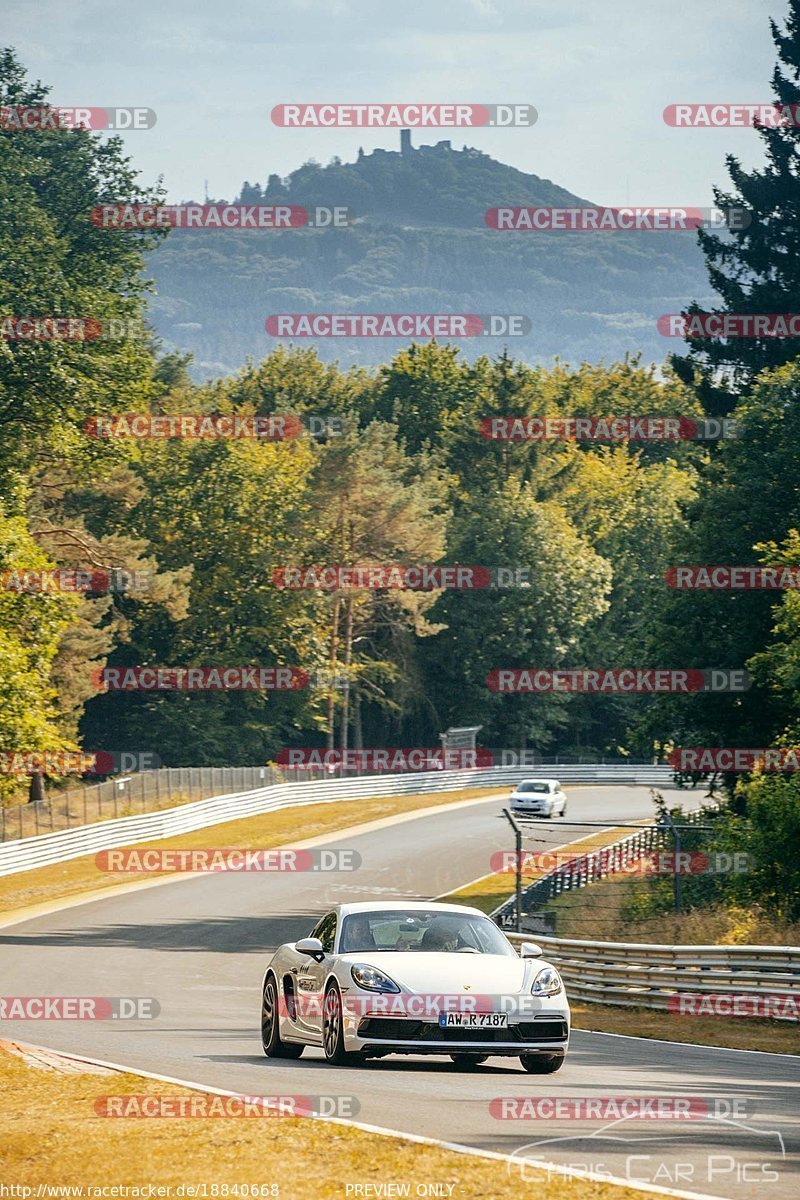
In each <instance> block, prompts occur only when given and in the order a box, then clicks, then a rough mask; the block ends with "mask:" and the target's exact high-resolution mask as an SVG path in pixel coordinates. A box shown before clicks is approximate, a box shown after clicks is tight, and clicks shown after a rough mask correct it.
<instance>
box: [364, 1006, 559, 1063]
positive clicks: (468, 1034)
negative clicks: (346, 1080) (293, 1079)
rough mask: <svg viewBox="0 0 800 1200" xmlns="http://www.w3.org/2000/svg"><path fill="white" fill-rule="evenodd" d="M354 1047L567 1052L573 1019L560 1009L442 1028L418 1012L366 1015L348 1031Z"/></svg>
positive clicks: (455, 1051)
mask: <svg viewBox="0 0 800 1200" xmlns="http://www.w3.org/2000/svg"><path fill="white" fill-rule="evenodd" d="M345 1042H346V1045H347V1048H348V1050H370V1049H375V1050H380V1049H382V1050H386V1051H389V1052H391V1053H395V1054H398V1053H400V1054H462V1053H464V1054H505V1055H519V1054H530V1053H543V1054H548V1053H549V1054H563V1053H564V1052H565V1051H566V1049H567V1045H568V1043H569V1021H568V1019H567V1018H566V1017H565V1016H564V1015H563V1014H562V1013H558V1012H554V1013H547V1014H541V1015H538V1016H536V1017H533V1018H531V1019H530V1020H527V1021H519V1022H511V1023H509V1025H508V1026H507V1027H506V1028H503V1029H458V1028H455V1029H454V1028H450V1029H442V1028H441V1027H440V1026H439V1025H438V1024H436V1023H435V1022H434V1021H431V1020H426V1019H418V1018H413V1017H394V1016H378V1017H364V1018H363V1019H362V1020H361V1021H360V1022H359V1024H358V1026H357V1028H356V1029H354V1030H351V1031H349V1033H348V1032H346V1033H345Z"/></svg>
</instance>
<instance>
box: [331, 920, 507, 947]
mask: <svg viewBox="0 0 800 1200" xmlns="http://www.w3.org/2000/svg"><path fill="white" fill-rule="evenodd" d="M339 949H340V953H342V954H353V953H358V954H360V953H363V952H364V951H365V950H380V951H386V950H401V951H402V950H408V951H418V952H420V953H425V952H427V951H438V952H439V953H442V952H443V951H444V952H446V953H447V952H449V953H453V954H458V953H461V954H504V955H514V954H515V953H516V951H515V950H514V948H513V947H512V946H511V944H510V943H509V942H508V941H507V940H506V938H505V937H504V936H503V934H502V933H501V932H500V930H499V929H498V928H497V926H496V925H495V924H494V922H493V921H490V920H489V918H488V917H478V916H475V915H474V914H472V913H465V914H464V915H463V916H461V915H460V914H459V913H442V912H425V911H424V910H420V909H409V910H408V911H403V910H400V909H387V910H386V911H385V912H383V911H378V910H376V911H374V912H360V913H352V914H351V915H350V916H349V917H345V918H344V921H343V923H342V937H341V942H340V946H339Z"/></svg>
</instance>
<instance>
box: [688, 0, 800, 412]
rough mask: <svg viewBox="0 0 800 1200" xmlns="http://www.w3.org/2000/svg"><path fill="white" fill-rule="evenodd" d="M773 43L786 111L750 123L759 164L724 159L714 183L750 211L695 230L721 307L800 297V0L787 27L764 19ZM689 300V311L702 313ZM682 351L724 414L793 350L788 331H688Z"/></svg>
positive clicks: (783, 307) (720, 196)
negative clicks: (741, 218)
mask: <svg viewBox="0 0 800 1200" xmlns="http://www.w3.org/2000/svg"><path fill="white" fill-rule="evenodd" d="M770 24H771V27H772V37H773V40H774V42H775V45H776V47H777V50H778V62H777V63H776V66H775V70H774V72H773V76H772V89H773V92H774V104H775V106H776V107H777V108H779V109H781V111H782V112H783V113H785V114H787V117H788V121H787V123H786V124H782V125H778V126H776V127H774V128H772V127H770V126H767V125H761V124H757V123H756V124H755V128H756V129H757V131H758V135H759V137H760V138H761V139H762V141H763V143H764V148H765V150H766V156H767V161H766V164H765V166H764V167H763V168H761V169H757V170H754V171H746V170H744V168H743V167H742V164H741V163H740V161H739V160H738V159H737V158H736V157H734V155H732V154H729V155H728V156H727V158H726V163H727V168H728V174H729V176H730V181H731V186H730V188H729V189H727V190H725V189H723V188H715V189H714V198H715V201H716V203H717V205H718V206H719V207H720V208H722V209H731V208H743V209H745V210H746V212H747V213H748V214H749V215H750V218H751V220H750V222H749V224H748V225H747V227H746V228H744V229H730V230H727V229H726V230H725V231H723V232H721V233H713V232H709V231H707V230H702V229H701V230H700V231H699V234H698V237H699V241H700V246H701V248H702V250H703V253H704V254H705V257H706V265H707V269H708V275H709V279H710V281H711V284H712V286H713V287H714V290H715V291H716V292H718V293H719V295H720V297H721V299H722V302H723V303H722V307H721V308H719V309H715V310H714V311H715V312H720V313H790V312H797V310H798V301H799V300H800V0H789V14H788V17H787V19H786V26H785V30H782V29H781V28H780V27H779V26H778V24H777V23H776V22H775V21H771V22H770ZM701 311H702V310H701V308H700V307H699V306H698V305H697V304H692V305H691V306H690V307H689V309H688V310H687V315H691V314H692V313H699V312H701ZM686 340H687V342H688V343H689V346H690V352H689V354H688V356H685V357H681V356H677V355H676V356H674V357H673V365H674V367H675V370H676V372H677V373H678V375H679V376H680V377H681V378H682V379H683V380H684V381H685V382H689V381H690V380H692V379H697V380H698V382H699V387H700V394H701V399H702V400H703V403H704V407H705V408H706V411H707V412H708V413H709V414H710V415H712V416H721V415H725V414H727V413H728V412H730V411H731V410H732V408H733V407H734V406H735V403H736V394H737V393H739V392H741V391H743V390H747V388H748V386H749V384H750V383H751V381H752V380H753V378H754V377H755V376H756V375H757V374H758V373H759V371H762V370H764V368H766V367H777V366H781V365H782V364H784V363H786V362H790V361H791V360H792V359H794V358H796V357H797V354H798V345H797V342H796V341H795V340H794V339H792V338H778V337H769V336H768V337H760V338H732V339H728V340H725V339H723V338H692V337H687V339H686Z"/></svg>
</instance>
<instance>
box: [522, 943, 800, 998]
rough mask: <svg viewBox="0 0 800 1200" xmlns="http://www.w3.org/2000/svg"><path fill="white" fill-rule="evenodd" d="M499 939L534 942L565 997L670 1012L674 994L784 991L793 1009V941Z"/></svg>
mask: <svg viewBox="0 0 800 1200" xmlns="http://www.w3.org/2000/svg"><path fill="white" fill-rule="evenodd" d="M506 937H508V938H509V940H510V941H511V942H513V943H514V944H515V945H520V944H521V943H522V942H536V944H537V945H539V946H541V947H542V950H543V951H544V953H545V957H546V958H547V959H548V961H550V962H552V963H553V964H554V965H555V966H557V967H558V970H559V972H560V974H561V976H562V978H563V980H564V985H565V987H566V990H567V994H568V996H569V997H570V998H571V999H572V1000H584V1001H588V1002H590V1003H595V1004H614V1005H623V1006H626V1007H629V1008H655V1009H659V1010H661V1011H670V1010H672V1009H674V1007H675V997H676V996H680V995H693V996H710V995H714V996H723V995H724V996H749V997H759V996H760V997H766V996H776V995H778V996H788V997H791V998H792V1000H793V1001H794V1002H795V1005H796V1008H795V1011H796V1012H798V1013H800V946H660V945H649V944H646V943H628V942H590V941H579V940H575V939H571V938H555V937H549V936H543V935H539V934H524V933H523V934H518V933H507V934H506ZM784 1019H786V1018H784ZM795 1019H796V1018H795Z"/></svg>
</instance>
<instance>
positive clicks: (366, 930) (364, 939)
mask: <svg viewBox="0 0 800 1200" xmlns="http://www.w3.org/2000/svg"><path fill="white" fill-rule="evenodd" d="M346 933H347V937H346V939H345V940H346V942H347V948H346V951H345V952H346V953H354V952H355V953H358V952H359V951H361V950H376V949H377V944H376V942H375V938H374V937H373V936H372V926H371V925H370V923H369V917H366V916H363V915H359V914H356V915H355V916H353V917H350V918H349V920H348V922H347V927H346Z"/></svg>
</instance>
